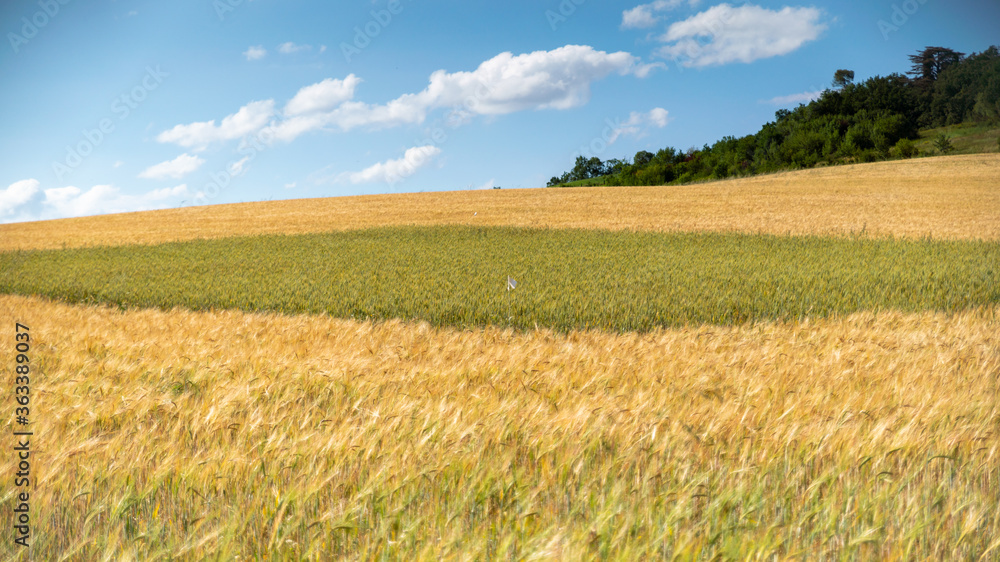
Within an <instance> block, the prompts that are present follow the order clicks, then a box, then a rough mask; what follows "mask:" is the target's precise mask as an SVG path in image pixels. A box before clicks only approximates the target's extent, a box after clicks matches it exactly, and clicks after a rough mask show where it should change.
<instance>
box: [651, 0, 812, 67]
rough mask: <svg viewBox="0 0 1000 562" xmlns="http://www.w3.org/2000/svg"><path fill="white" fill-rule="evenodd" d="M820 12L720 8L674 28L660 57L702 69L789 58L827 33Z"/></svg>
mask: <svg viewBox="0 0 1000 562" xmlns="http://www.w3.org/2000/svg"><path fill="white" fill-rule="evenodd" d="M821 17H822V13H821V12H820V10H818V9H816V8H792V7H785V8H782V9H781V10H777V11H775V10H769V9H767V8H762V7H760V6H755V5H752V4H747V5H744V6H740V7H738V8H737V7H733V6H731V5H729V4H719V5H718V6H713V7H712V8H709V9H708V10H705V11H704V12H701V13H699V14H696V15H694V16H692V17H690V18H688V19H686V20H684V21H679V22H676V23H673V24H671V25H670V27H669V28H667V32H666V33H665V34H663V35H662V36H661V37H660V40H661V41H663V42H664V43H667V45H665V46H663V47H661V48H660V49H659V50H658V54H659V55H661V56H664V57H666V58H670V59H674V60H677V61H678V62H679V63H680V64H682V65H683V66H688V67H703V66H713V65H723V64H729V63H734V62H742V63H750V62H753V61H755V60H759V59H765V58H770V57H776V56H780V55H786V54H788V53H791V52H793V51H795V50H797V49H798V48H799V47H801V46H802V45H804V44H805V43H808V42H809V41H814V40H816V39H817V38H819V36H820V35H821V34H822V32H823V31H824V30H825V29H826V24H824V23H822V22H821V21H820V19H821Z"/></svg>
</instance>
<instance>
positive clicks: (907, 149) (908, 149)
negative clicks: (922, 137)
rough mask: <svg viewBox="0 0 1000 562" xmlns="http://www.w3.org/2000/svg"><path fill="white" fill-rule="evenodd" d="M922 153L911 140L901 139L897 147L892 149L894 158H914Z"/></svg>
mask: <svg viewBox="0 0 1000 562" xmlns="http://www.w3.org/2000/svg"><path fill="white" fill-rule="evenodd" d="M919 153H920V149H918V148H917V145H916V144H914V143H913V141H911V140H910V139H899V142H897V143H896V146H894V147H892V156H893V158H913V157H914V156H916V155H917V154H919Z"/></svg>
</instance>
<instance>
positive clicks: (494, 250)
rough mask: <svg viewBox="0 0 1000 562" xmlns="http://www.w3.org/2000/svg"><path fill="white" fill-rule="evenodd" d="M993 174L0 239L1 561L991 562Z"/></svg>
mask: <svg viewBox="0 0 1000 562" xmlns="http://www.w3.org/2000/svg"><path fill="white" fill-rule="evenodd" d="M998 169H1000V159H998V158H997V156H996V155H982V156H956V157H950V158H928V159H920V160H915V161H906V162H886V163H880V164H872V165H865V166H859V167H856V168H855V167H838V168H829V169H815V170H809V171H805V172H796V173H789V174H778V175H774V176H765V177H757V178H751V179H743V180H732V181H727V182H722V183H714V184H702V185H696V186H686V187H679V188H673V187H671V188H593V189H592V190H591V189H552V190H524V191H520V190H518V191H513V190H511V191H508V190H499V191H486V192H462V193H429V194H414V195H392V196H375V197H354V198H342V199H330V200H306V201H289V202H274V203H259V204H248V205H225V206H215V207H202V208H187V209H180V210H173V211H156V212H149V213H133V214H128V215H109V216H101V217H91V218H85V219H69V220H60V221H50V222H44V223H21V224H11V225H0V318H3V319H4V321H5V322H6V323H7V325H8V330H10V332H9V333H12V330H13V328H12V326H13V323H14V322H20V323H22V324H26V325H28V326H30V328H31V337H32V351H31V366H32V369H33V373H35V374H34V375H33V377H32V382H31V385H32V387H31V391H32V401H33V402H32V405H33V410H34V411H37V413H38V414H37V417H36V420H37V421H36V425H35V426H34V427H33V430H34V431H35V434H36V436H35V437H33V439H34V441H33V442H32V443H33V447H34V448H33V450H32V467H33V470H37V472H36V473H35V476H36V477H37V484H36V491H35V492H33V496H32V497H33V500H32V502H33V503H32V510H33V514H34V515H33V516H34V517H35V519H34V523H33V525H34V529H35V535H34V536H33V543H34V547H33V550H32V554H31V555H32V556H33V557H34V559H45V560H48V559H53V560H58V559H60V557H64V559H67V560H72V559H85V560H90V559H102V560H103V559H114V560H119V559H121V560H173V559H180V560H201V559H219V560H236V559H239V560H252V559H284V560H297V559H309V560H329V559H371V560H381V559H386V560H396V559H413V560H430V559H434V560H438V559H445V560H472V559H516V560H521V559H552V560H581V559H605V560H639V559H667V560H710V559H721V560H745V559H779V560H788V559H794V560H806V559H808V560H854V559H858V560H869V559H884V560H944V559H947V560H976V561H984V560H991V559H996V558H1000V515H998V514H1000V472H998V470H997V466H1000V401H998V400H997V396H998V380H1000V336H998V333H1000V284H998V283H997V282H996V274H997V265H998V264H1000V256H998V252H1000V220H998V218H997V217H1000V189H998V186H1000V183H998V182H997V181H996V178H997V170H998ZM845 171H846V172H848V173H845ZM437 206H439V207H437ZM435 209H437V210H435ZM473 213H478V214H473ZM250 218H252V219H253V220H249V219H250ZM444 250H447V251H444ZM507 275H510V276H512V277H514V278H515V279H517V280H518V288H517V289H515V290H514V291H511V292H510V293H507V292H506V291H505V287H504V283H505V280H506V276H507ZM32 295H33V296H32ZM508 299H509V300H508ZM352 316H353V317H354V318H351V317H352ZM0 360H2V361H4V364H7V365H9V364H14V356H13V351H12V346H11V345H8V346H6V347H4V351H3V352H2V353H0ZM12 423H13V422H12V421H8V422H6V427H7V430H8V431H12V427H11V425H12ZM0 467H2V468H0V469H2V470H3V471H5V474H12V473H13V472H14V471H15V467H14V464H13V458H12V457H11V456H10V455H7V456H3V457H0ZM0 497H2V500H0V503H2V504H3V506H4V507H3V509H2V510H0V525H2V526H5V527H6V528H8V529H9V528H10V526H11V525H12V524H13V522H12V520H11V515H12V511H13V506H14V504H13V502H14V498H13V496H12V495H11V494H6V495H4V496H0ZM22 559H26V558H25V557H24V556H19V555H17V554H16V553H12V552H9V551H4V550H2V549H0V560H22Z"/></svg>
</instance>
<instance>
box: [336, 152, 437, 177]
mask: <svg viewBox="0 0 1000 562" xmlns="http://www.w3.org/2000/svg"><path fill="white" fill-rule="evenodd" d="M438 154H441V149H440V148H438V147H436V146H433V145H427V146H415V147H413V148H411V149H409V150H407V151H406V153H405V154H404V155H403V157H402V158H399V159H397V160H386V161H385V162H379V163H378V164H375V165H374V166H371V167H369V168H365V169H364V170H361V171H360V172H348V173H346V174H342V176H341V178H342V179H346V180H347V181H350V182H351V183H355V184H358V183H390V184H392V183H396V182H398V181H400V180H402V179H405V178H408V177H410V176H412V175H413V174H415V173H417V170H419V169H420V168H422V167H424V166H426V165H427V164H429V163H430V162H431V160H432V159H433V158H434V157H435V156H437V155H438Z"/></svg>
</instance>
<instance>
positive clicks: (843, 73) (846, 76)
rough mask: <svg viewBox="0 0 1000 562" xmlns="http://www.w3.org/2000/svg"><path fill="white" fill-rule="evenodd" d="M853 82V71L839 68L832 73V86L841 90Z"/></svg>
mask: <svg viewBox="0 0 1000 562" xmlns="http://www.w3.org/2000/svg"><path fill="white" fill-rule="evenodd" d="M853 83H854V71H853V70H845V69H843V68H842V69H840V70H838V71H837V72H834V73H833V87H834V88H836V89H838V90H841V89H843V88H845V87H847V86H848V85H849V84H853Z"/></svg>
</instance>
